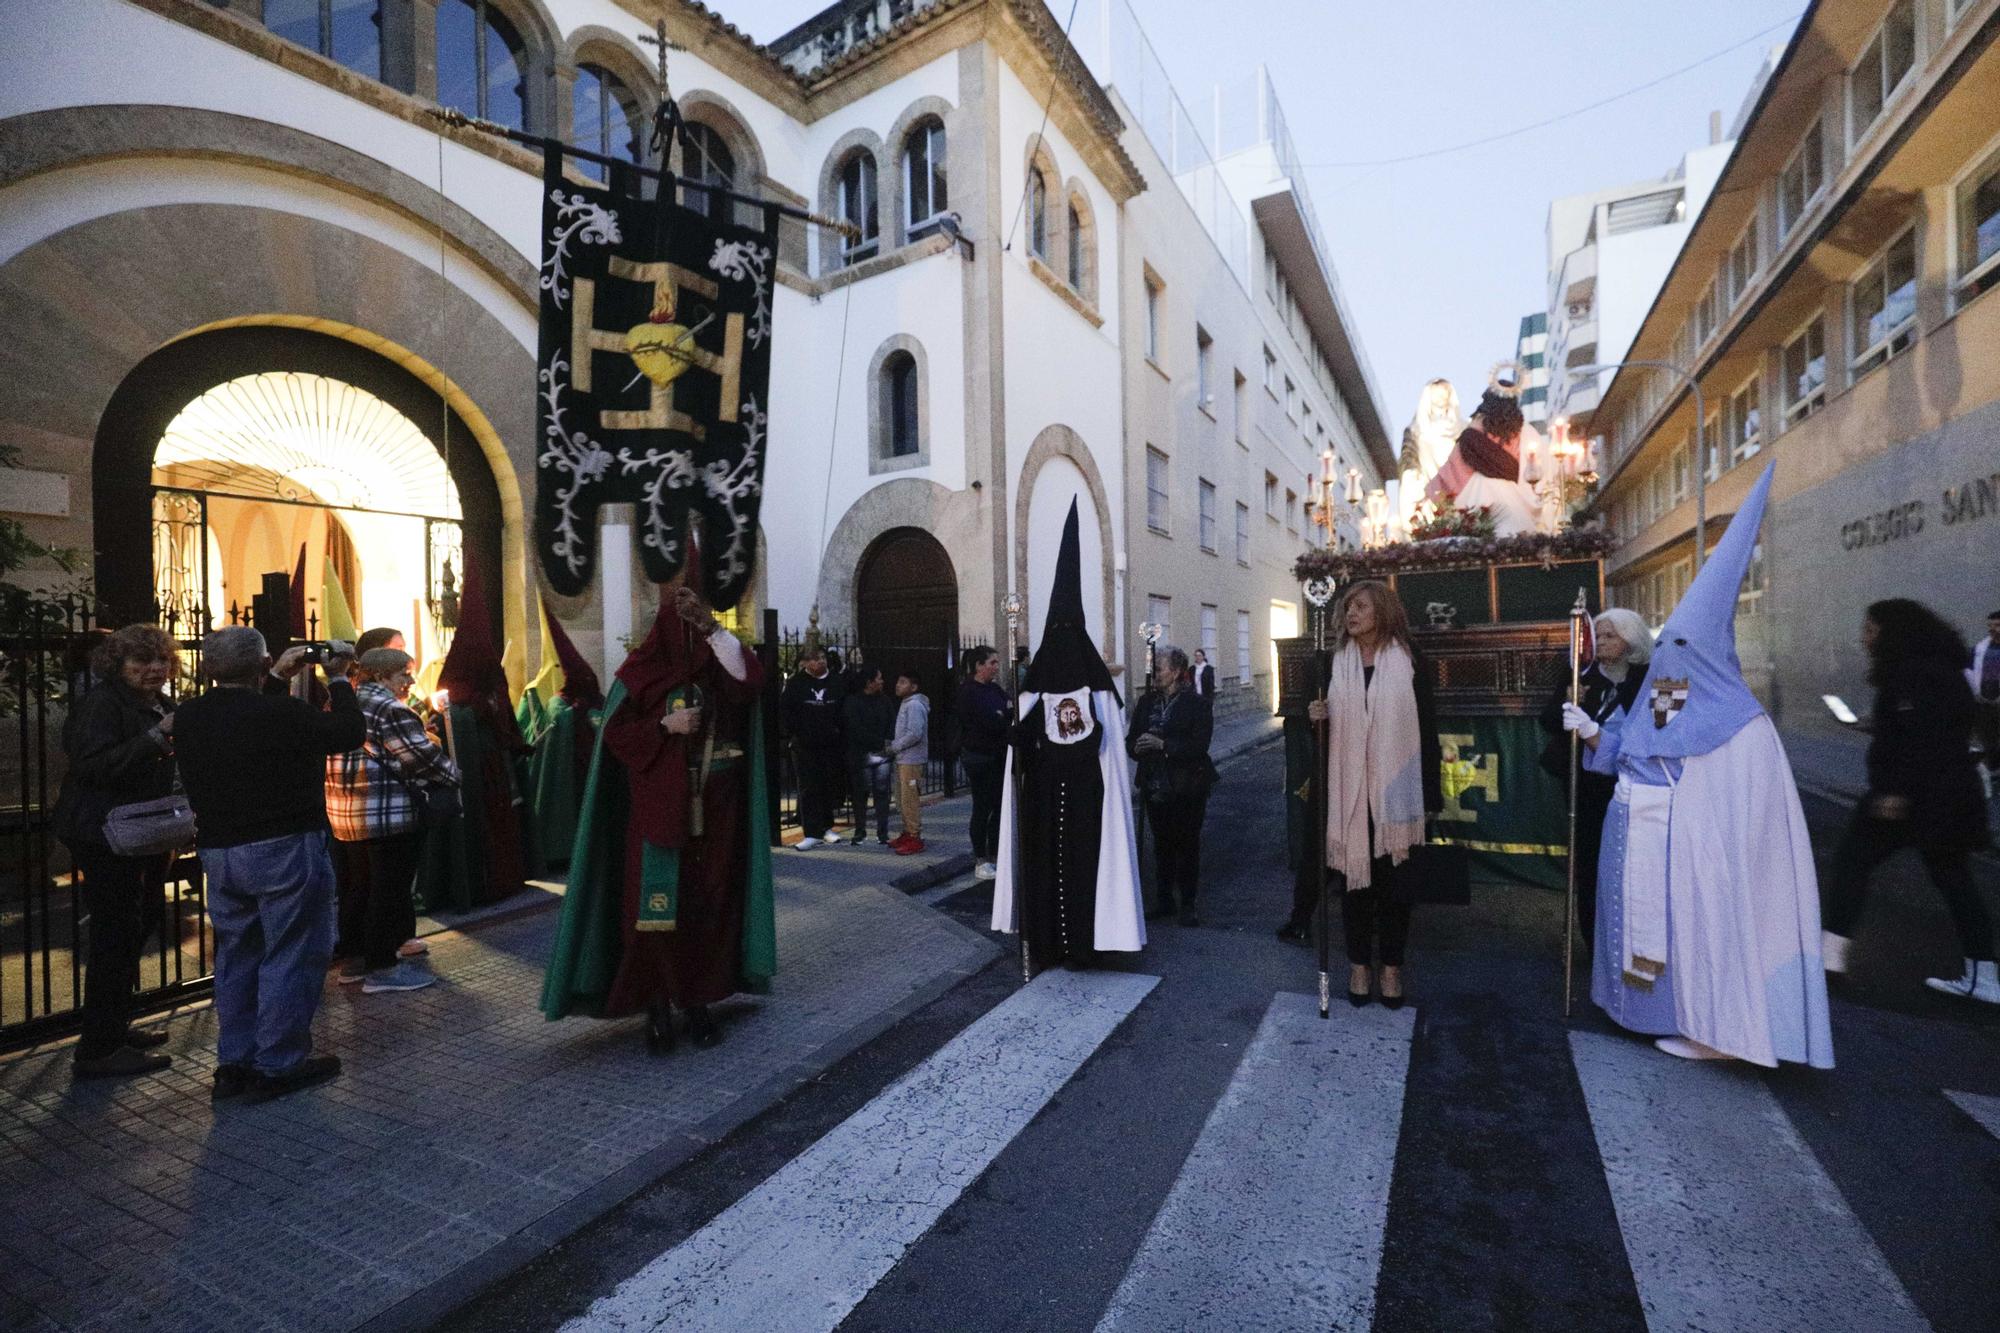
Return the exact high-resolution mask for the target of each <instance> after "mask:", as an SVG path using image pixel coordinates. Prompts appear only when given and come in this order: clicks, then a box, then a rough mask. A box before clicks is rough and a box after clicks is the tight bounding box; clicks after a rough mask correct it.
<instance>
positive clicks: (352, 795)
mask: <svg viewBox="0 0 2000 1333" xmlns="http://www.w3.org/2000/svg"><path fill="white" fill-rule="evenodd" d="M414 665H415V663H414V662H413V660H412V659H411V657H410V655H409V654H408V653H406V652H404V651H402V650H401V649H400V648H372V649H370V650H369V651H367V652H365V653H363V654H361V656H360V658H359V659H358V660H357V661H356V662H355V664H354V667H353V669H352V670H351V671H350V672H349V678H350V679H352V680H353V681H354V684H355V690H354V694H355V699H356V700H357V701H358V702H359V703H360V705H361V715H362V717H364V718H366V719H367V722H368V734H367V738H366V739H365V740H363V741H362V742H361V746H360V748H359V749H355V750H348V751H346V752H344V753H342V754H336V755H329V756H328V757H327V761H326V819H327V823H328V824H329V825H330V826H331V827H332V829H333V839H334V841H333V867H334V873H335V875H336V877H337V878H338V880H339V884H340V937H341V939H343V940H344V941H346V943H347V946H348V948H349V950H351V951H354V952H350V954H349V956H348V958H347V961H346V962H345V963H344V964H343V965H342V967H341V971H340V980H341V982H342V983H343V984H347V983H352V982H360V983H361V990H362V993H363V994H364V995H374V994H377V993H379V992H383V991H411V990H422V989H423V988H424V987H426V986H428V985H430V984H431V983H432V982H434V981H436V980H437V976H436V974H435V973H433V972H432V971H431V970H430V969H429V968H427V967H425V966H423V965H422V964H421V963H418V962H415V961H409V962H404V961H399V957H398V955H399V952H400V949H401V946H402V944H403V942H404V941H405V940H407V939H409V938H410V937H411V936H412V935H414V934H415V933H416V928H417V916H416V907H415V903H414V899H413V898H412V896H411V887H412V886H413V885H414V884H415V882H416V878H417V860H418V858H419V856H420V855H421V854H422V852H423V844H424V805H425V802H426V800H427V799H429V794H430V793H432V792H437V791H444V790H454V789H456V788H457V787H458V783H459V777H458V767H457V765H455V764H453V763H452V761H451V756H450V755H447V754H446V753H445V752H444V749H443V748H442V747H441V746H439V745H438V743H437V742H436V741H434V740H432V739H431V736H430V733H429V732H427V731H426V730H424V724H423V721H422V720H421V719H420V718H418V717H417V715H416V714H415V713H413V712H411V711H410V707H409V704H408V702H407V700H408V699H409V697H410V687H411V685H412V684H413V683H414V682H415V678H414V676H413V675H412V667H413V666H414Z"/></svg>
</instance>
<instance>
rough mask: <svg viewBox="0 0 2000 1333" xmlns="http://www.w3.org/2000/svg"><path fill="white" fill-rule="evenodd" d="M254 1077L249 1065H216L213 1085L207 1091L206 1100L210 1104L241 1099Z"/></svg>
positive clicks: (248, 1089)
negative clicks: (236, 1098)
mask: <svg viewBox="0 0 2000 1333" xmlns="http://www.w3.org/2000/svg"><path fill="white" fill-rule="evenodd" d="M256 1077H257V1075H256V1074H255V1073H254V1072H252V1071H251V1068H250V1066H249V1065H217V1066H216V1067H215V1085H214V1086H213V1087H211V1088H210V1089H209V1090H208V1099H209V1100H210V1101H212V1102H226V1101H229V1100H231V1099H232V1098H235V1097H241V1096H242V1095H243V1094H244V1093H246V1092H248V1091H250V1085H251V1084H252V1083H253V1082H254V1081H255V1080H256Z"/></svg>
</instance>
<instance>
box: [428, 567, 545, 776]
mask: <svg viewBox="0 0 2000 1333" xmlns="http://www.w3.org/2000/svg"><path fill="white" fill-rule="evenodd" d="M438 688H440V689H443V690H449V691H450V692H451V701H452V703H453V704H455V705H457V706H459V707H461V708H471V709H472V710H473V711H474V712H476V713H478V714H479V716H480V718H481V719H482V720H483V721H485V722H486V723H487V724H488V725H490V726H491V727H492V728H493V729H494V731H495V732H496V733H497V734H498V735H499V737H500V741H501V743H502V744H503V745H505V746H506V747H507V748H509V749H519V748H521V747H522V746H524V745H525V744H526V742H524V741H523V740H522V739H521V728H520V724H519V723H517V722H515V720H514V705H513V692H512V691H511V690H510V689H508V686H507V668H506V667H505V666H504V665H503V664H502V663H501V659H500V650H499V648H498V646H497V645H495V644H494V642H493V616H492V613H491V611H490V610H488V607H487V600H486V578H485V576H484V575H483V574H482V573H481V572H480V570H479V567H478V566H477V565H474V564H472V563H470V562H468V563H467V565H466V567H465V576H464V578H463V579H462V580H461V582H460V585H459V598H458V631H457V632H456V633H455V634H453V635H452V639H451V650H450V651H449V652H447V653H446V654H445V655H444V667H443V669H441V670H440V671H439V672H438Z"/></svg>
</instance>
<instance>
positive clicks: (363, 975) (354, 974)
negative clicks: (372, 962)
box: [340, 958, 368, 986]
mask: <svg viewBox="0 0 2000 1333" xmlns="http://www.w3.org/2000/svg"><path fill="white" fill-rule="evenodd" d="M366 980H368V964H367V963H365V962H363V961H362V960H361V959H359V958H350V959H348V960H347V961H346V962H344V963H342V964H341V965H340V984H341V985H343V986H353V985H356V984H358V983H360V982H363V981H366Z"/></svg>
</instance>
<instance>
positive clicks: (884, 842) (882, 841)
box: [875, 835, 896, 847]
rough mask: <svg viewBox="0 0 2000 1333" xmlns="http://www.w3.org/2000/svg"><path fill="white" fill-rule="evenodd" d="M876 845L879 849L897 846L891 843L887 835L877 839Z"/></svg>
mask: <svg viewBox="0 0 2000 1333" xmlns="http://www.w3.org/2000/svg"><path fill="white" fill-rule="evenodd" d="M875 845H876V846H877V847H894V846H895V845H896V844H895V843H893V842H891V841H889V839H888V837H887V835H884V836H882V837H879V838H877V839H875Z"/></svg>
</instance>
